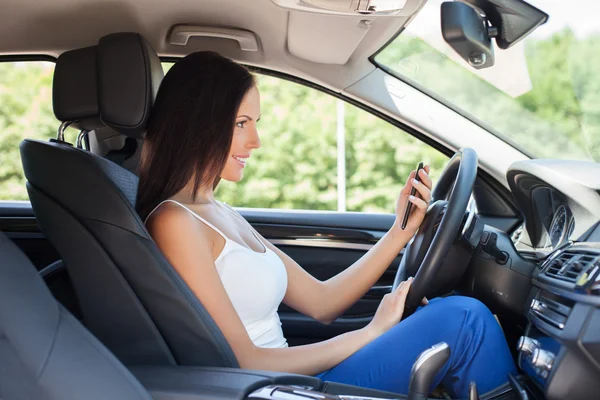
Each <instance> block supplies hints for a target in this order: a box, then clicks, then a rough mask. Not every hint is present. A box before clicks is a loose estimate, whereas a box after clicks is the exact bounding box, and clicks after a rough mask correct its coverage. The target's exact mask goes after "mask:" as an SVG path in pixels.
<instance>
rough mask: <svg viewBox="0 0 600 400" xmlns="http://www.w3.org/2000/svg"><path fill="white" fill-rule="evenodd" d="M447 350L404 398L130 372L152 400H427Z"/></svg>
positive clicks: (210, 371) (421, 362)
mask: <svg viewBox="0 0 600 400" xmlns="http://www.w3.org/2000/svg"><path fill="white" fill-rule="evenodd" d="M450 352H451V350H450V347H449V346H448V345H447V344H446V343H443V342H442V343H438V344H436V345H435V346H432V347H431V348H429V349H427V350H425V351H424V352H423V353H421V355H420V356H419V357H418V358H417V360H416V361H415V363H414V364H413V368H412V370H411V373H410V377H409V390H408V394H407V396H404V395H399V394H395V393H389V392H383V391H379V390H373V389H367V388H362V387H358V386H351V385H344V384H340V383H334V382H323V381H321V380H320V379H317V378H315V377H311V376H305V375H295V374H285V373H277V372H268V371H252V370H245V369H238V368H207V367H193V366H189V367H188V366H135V367H130V371H131V372H132V373H133V374H134V375H135V376H136V378H137V379H138V380H139V381H140V383H141V384H142V385H143V386H144V387H145V388H146V389H147V390H148V391H149V392H150V394H151V395H152V398H153V399H155V400H182V399H185V400H197V399H203V400H244V399H247V400H255V399H262V400H385V399H407V400H426V399H427V398H428V395H429V392H430V389H431V386H432V384H433V379H434V377H435V376H436V375H437V373H438V372H439V371H440V370H441V368H442V367H443V365H444V364H445V363H446V362H447V360H448V358H449V357H450ZM471 392H472V393H470V395H469V399H470V400H476V399H480V398H481V399H485V400H490V399H494V400H501V399H507V398H510V394H511V389H510V387H509V385H505V386H504V387H500V388H497V389H495V390H494V391H493V392H490V393H486V394H485V395H482V396H481V397H480V396H479V394H478V393H477V390H476V387H475V386H474V385H472V387H471Z"/></svg>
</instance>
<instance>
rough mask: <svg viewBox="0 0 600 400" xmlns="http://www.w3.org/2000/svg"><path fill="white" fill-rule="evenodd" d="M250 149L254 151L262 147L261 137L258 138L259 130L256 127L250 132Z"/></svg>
mask: <svg viewBox="0 0 600 400" xmlns="http://www.w3.org/2000/svg"><path fill="white" fill-rule="evenodd" d="M248 147H250V148H252V149H258V148H259V147H260V137H259V136H258V130H257V129H256V127H253V129H252V130H251V132H250V137H249V140H248Z"/></svg>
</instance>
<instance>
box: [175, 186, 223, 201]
mask: <svg viewBox="0 0 600 400" xmlns="http://www.w3.org/2000/svg"><path fill="white" fill-rule="evenodd" d="M188 186H189V185H188ZM171 199H173V200H176V201H178V202H180V203H185V204H216V203H217V200H216V199H215V196H214V191H213V190H212V189H210V190H198V191H197V192H196V195H195V196H194V195H193V190H192V189H191V188H189V187H187V186H186V187H185V188H183V189H182V190H181V191H179V193H177V194H175V195H174V196H173V197H171Z"/></svg>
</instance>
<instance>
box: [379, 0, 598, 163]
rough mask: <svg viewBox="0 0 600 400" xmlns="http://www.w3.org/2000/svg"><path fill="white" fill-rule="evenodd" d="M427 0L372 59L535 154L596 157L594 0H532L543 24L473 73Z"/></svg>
mask: <svg viewBox="0 0 600 400" xmlns="http://www.w3.org/2000/svg"><path fill="white" fill-rule="evenodd" d="M441 3H442V0H429V1H428V2H427V4H426V5H425V6H424V8H423V9H422V10H421V11H420V12H419V14H418V15H417V17H416V18H415V20H414V21H412V22H411V23H410V24H409V25H408V26H407V28H406V29H405V30H404V31H403V32H402V33H401V34H400V35H398V37H397V38H396V39H395V40H393V41H392V42H391V43H390V44H389V45H388V46H387V47H386V48H385V49H383V50H382V51H381V52H380V53H379V54H378V55H377V56H376V57H375V61H376V62H377V63H378V64H379V65H382V66H384V67H387V68H386V69H388V70H391V72H392V73H394V74H395V75H397V76H399V77H400V78H401V79H403V80H405V81H406V82H408V83H410V84H411V85H413V86H415V87H417V88H419V89H420V90H422V91H423V92H425V93H427V94H429V95H430V96H432V97H434V98H436V99H438V100H439V101H441V102H443V103H445V104H446V105H448V106H449V107H451V108H453V109H455V110H456V111H458V112H459V113H461V114H462V115H464V116H466V117H467V118H469V119H471V120H472V121H474V122H476V123H478V124H479V125H481V126H482V127H484V128H485V129H487V130H489V131H490V132H492V133H494V134H495V135H497V136H499V137H500V138H502V139H503V140H505V141H507V142H509V143H511V144H512V145H513V146H514V147H516V148H518V149H520V150H521V151H522V152H524V153H525V154H527V155H529V156H530V157H533V158H562V159H576V160H595V161H600V23H598V17H599V16H600V13H599V11H600V3H597V2H596V1H593V0H589V1H583V0H573V1H556V0H538V1H530V3H531V4H532V5H533V6H535V7H537V8H539V9H540V10H542V11H544V12H546V13H547V14H549V16H550V18H549V20H548V22H546V24H544V25H542V26H540V27H538V28H537V29H536V30H535V31H534V32H533V33H532V34H530V35H529V36H527V37H526V38H525V39H523V40H521V41H520V42H518V43H516V44H515V45H513V46H512V47H511V48H509V49H508V50H500V49H498V47H496V46H495V49H494V50H495V56H496V60H495V65H494V66H493V67H491V68H487V69H483V70H479V71H478V70H475V69H473V68H472V67H470V66H469V65H468V64H467V63H466V62H464V61H463V60H462V59H461V58H460V57H459V56H458V55H457V54H456V53H455V52H454V50H452V48H450V46H448V45H447V44H446V43H445V42H444V40H443V38H442V34H441V28H440V6H441Z"/></svg>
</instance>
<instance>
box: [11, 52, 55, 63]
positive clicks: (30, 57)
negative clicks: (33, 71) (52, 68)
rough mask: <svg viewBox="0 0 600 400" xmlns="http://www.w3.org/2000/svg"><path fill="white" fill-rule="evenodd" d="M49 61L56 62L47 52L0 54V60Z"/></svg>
mask: <svg viewBox="0 0 600 400" xmlns="http://www.w3.org/2000/svg"><path fill="white" fill-rule="evenodd" d="M22 61H49V62H52V63H55V64H56V58H55V57H52V56H49V55H47V54H8V55H2V56H0V62H22Z"/></svg>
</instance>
